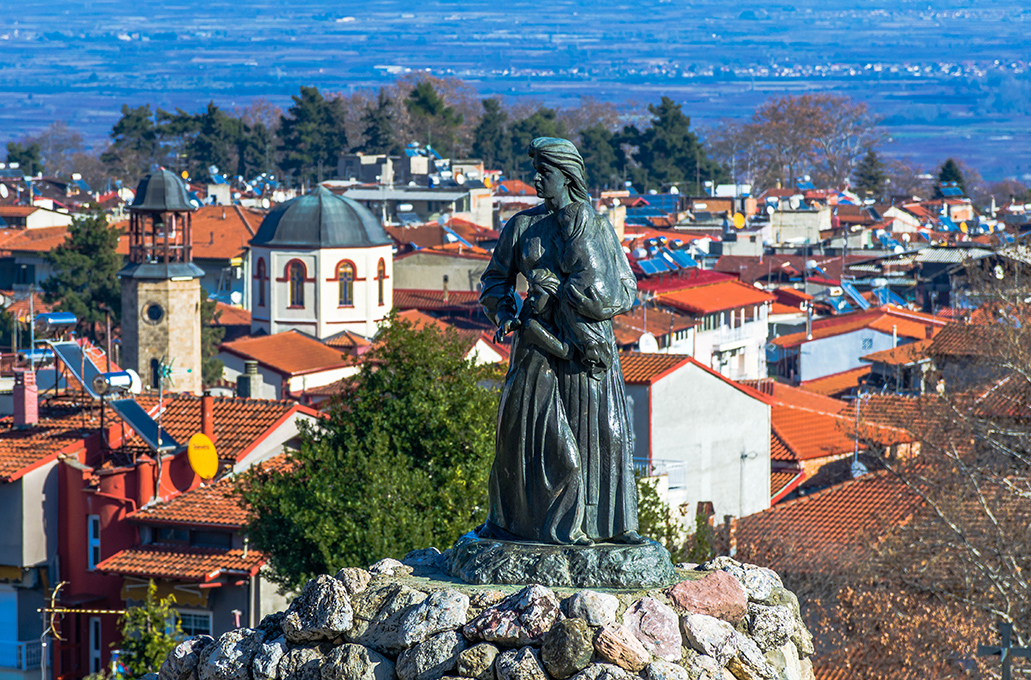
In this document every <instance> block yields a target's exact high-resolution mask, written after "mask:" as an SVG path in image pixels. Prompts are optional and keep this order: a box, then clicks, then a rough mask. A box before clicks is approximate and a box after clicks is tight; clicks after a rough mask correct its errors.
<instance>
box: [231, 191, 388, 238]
mask: <svg viewBox="0 0 1031 680" xmlns="http://www.w3.org/2000/svg"><path fill="white" fill-rule="evenodd" d="M391 243H393V241H392V240H391V239H390V237H389V236H387V232H386V231H385V230H384V229H383V225H382V224H380V222H379V220H377V219H376V217H375V216H374V215H373V214H372V213H371V212H369V210H368V209H367V208H366V207H365V206H363V205H361V204H360V203H358V202H357V201H354V200H352V199H350V198H347V196H337V195H336V194H334V193H333V192H332V191H330V190H329V189H326V188H325V187H321V186H320V187H318V188H316V189H315V190H314V191H312V192H311V193H309V194H306V195H304V196H298V197H297V198H294V199H291V200H289V201H287V202H286V203H283V204H282V205H280V206H278V207H277V208H276V209H275V210H273V211H272V212H270V213H269V214H268V215H267V216H266V217H265V219H264V220H263V221H262V223H261V226H260V227H259V228H258V233H257V234H256V235H255V236H254V238H253V239H251V245H254V246H266V247H271V248H275V247H289V248H306V249H309V250H318V249H320V248H365V247H369V246H385V245H390V244H391Z"/></svg>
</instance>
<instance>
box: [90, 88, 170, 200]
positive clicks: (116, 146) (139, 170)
mask: <svg viewBox="0 0 1031 680" xmlns="http://www.w3.org/2000/svg"><path fill="white" fill-rule="evenodd" d="M111 139H112V142H111V146H110V147H108V149H107V151H105V152H104V153H103V154H101V156H100V160H102V161H103V162H104V163H105V164H107V165H108V166H109V167H111V169H112V170H113V172H114V173H115V174H116V175H119V176H121V178H122V179H125V180H130V181H132V180H136V179H138V178H140V177H142V176H143V175H145V174H146V173H147V172H149V171H150V166H151V165H152V164H153V163H155V162H156V161H157V159H158V157H159V156H160V145H159V144H158V130H157V128H156V127H155V126H154V118H153V115H152V114H151V111H150V105H149V104H147V105H144V106H137V107H136V108H129V106H128V105H125V104H123V105H122V117H121V118H120V119H119V120H118V122H117V123H115V125H114V127H113V128H111Z"/></svg>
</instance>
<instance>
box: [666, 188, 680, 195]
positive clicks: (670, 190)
mask: <svg viewBox="0 0 1031 680" xmlns="http://www.w3.org/2000/svg"><path fill="white" fill-rule="evenodd" d="M669 193H671V194H673V195H674V196H675V195H677V194H679V193H680V189H678V188H676V187H670V188H669Z"/></svg>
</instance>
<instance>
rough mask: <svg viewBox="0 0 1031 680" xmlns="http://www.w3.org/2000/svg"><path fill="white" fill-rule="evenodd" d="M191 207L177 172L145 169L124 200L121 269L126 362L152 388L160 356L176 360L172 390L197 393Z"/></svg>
mask: <svg viewBox="0 0 1031 680" xmlns="http://www.w3.org/2000/svg"><path fill="white" fill-rule="evenodd" d="M193 210H194V207H193V206H192V205H190V202H189V198H188V196H187V193H186V185H185V184H184V183H183V181H182V180H181V179H179V178H178V177H177V176H176V175H175V174H174V173H172V172H169V171H168V170H158V171H156V172H153V173H151V174H150V175H147V176H146V177H144V178H143V180H141V181H140V184H139V186H138V187H136V198H135V199H134V200H133V202H132V204H130V205H129V263H128V264H127V265H126V266H125V267H124V268H122V270H121V271H120V272H118V276H119V278H121V281H122V356H121V360H122V365H123V367H124V368H132V369H133V370H135V371H136V372H137V373H139V374H140V377H141V378H142V379H143V383H144V385H146V386H148V387H151V388H157V387H158V379H159V374H160V365H161V361H162V360H164V361H165V362H166V363H172V365H173V376H172V381H173V383H174V387H172V389H173V390H174V391H176V392H193V393H194V394H199V393H200V392H201V388H202V384H201V351H200V278H201V277H202V276H203V275H204V272H203V271H202V270H201V269H200V268H199V267H197V265H195V264H194V263H193V253H192V249H193V240H192V238H193V234H192V231H191V217H192V212H193ZM173 362H174V363H173ZM167 388H168V386H166V389H167Z"/></svg>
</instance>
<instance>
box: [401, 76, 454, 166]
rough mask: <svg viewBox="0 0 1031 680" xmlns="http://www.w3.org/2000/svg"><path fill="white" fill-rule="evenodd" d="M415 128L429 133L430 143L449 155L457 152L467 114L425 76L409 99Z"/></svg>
mask: <svg viewBox="0 0 1031 680" xmlns="http://www.w3.org/2000/svg"><path fill="white" fill-rule="evenodd" d="M405 104H406V106H407V108H408V114H409V115H410V116H411V118H412V126H413V127H414V129H415V131H416V132H418V133H421V134H425V135H426V141H427V143H429V144H431V145H433V147H434V148H435V149H436V150H437V151H438V152H440V154H441V155H444V156H447V155H450V154H453V153H455V151H456V149H455V143H456V141H457V132H458V127H459V126H460V125H461V124H462V120H463V116H462V114H460V113H458V112H457V111H456V110H455V108H454V107H453V106H449V105H448V103H447V102H446V101H445V100H444V98H443V97H441V96H440V95H439V94H438V93H437V90H436V88H434V87H433V83H431V82H430V81H429V80H422V81H419V83H417V84H416V86H415V87H414V88H413V89H412V91H411V93H409V95H408V98H407V99H406V100H405Z"/></svg>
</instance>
